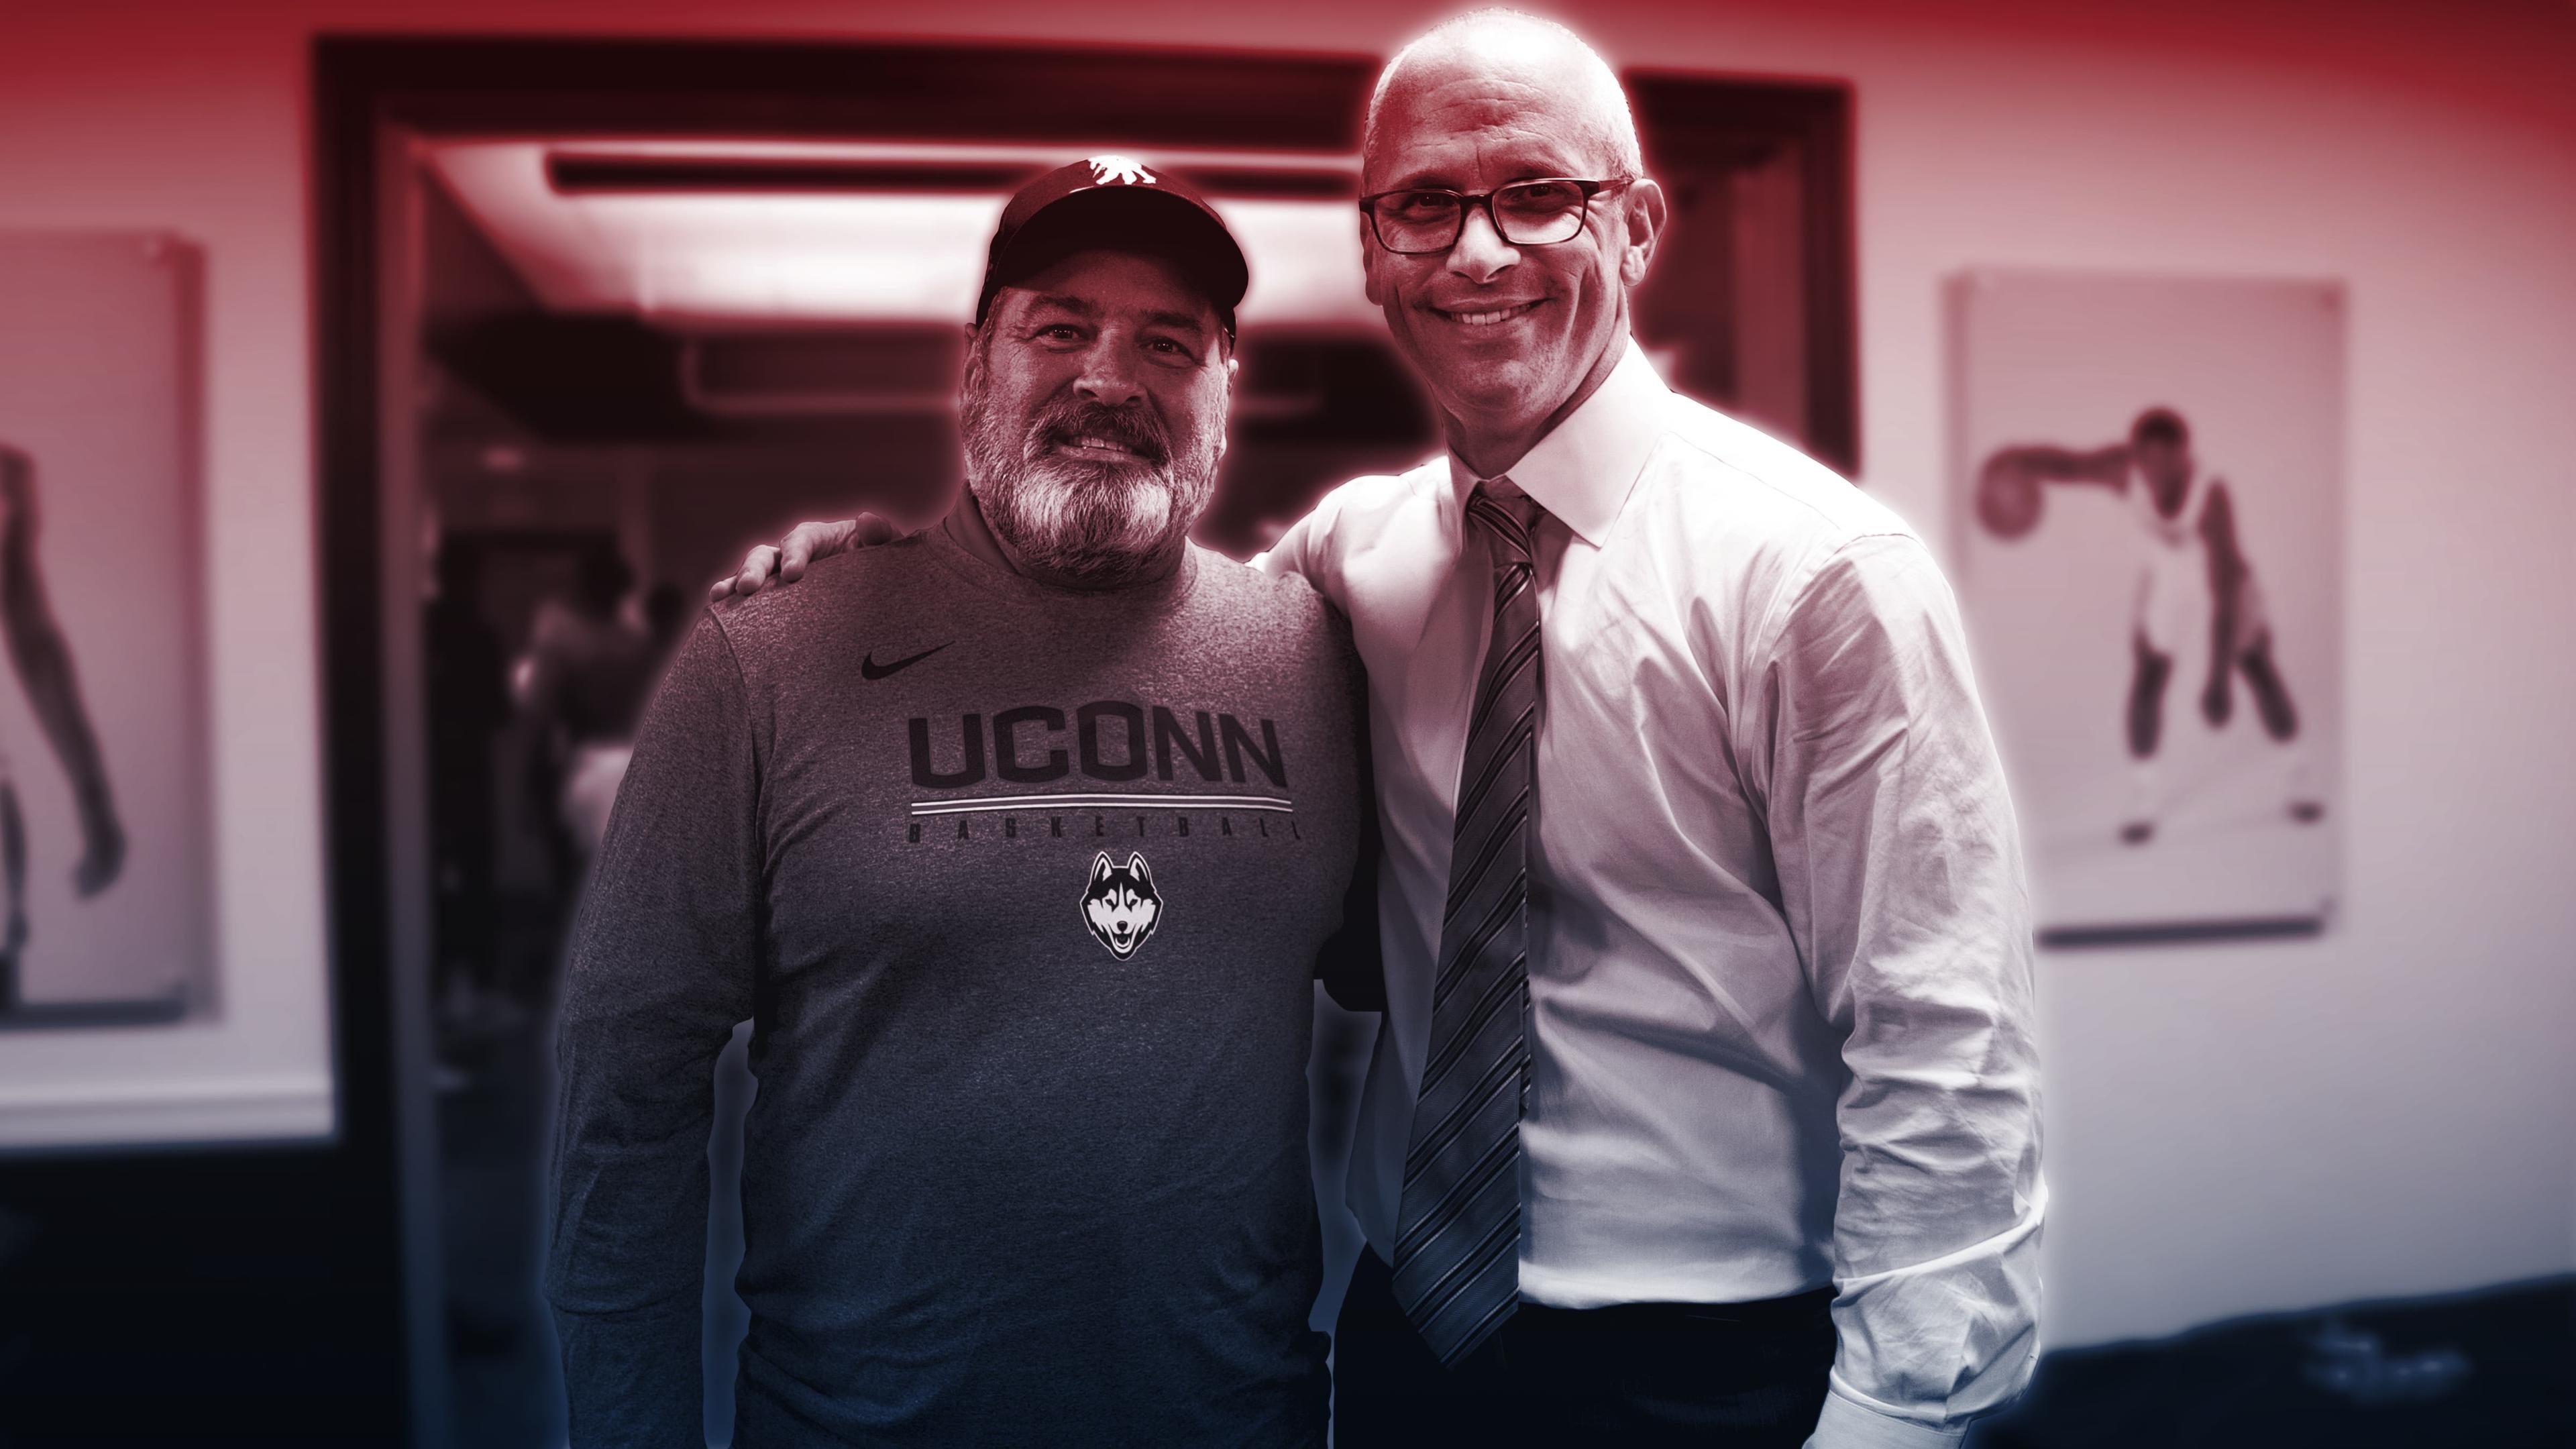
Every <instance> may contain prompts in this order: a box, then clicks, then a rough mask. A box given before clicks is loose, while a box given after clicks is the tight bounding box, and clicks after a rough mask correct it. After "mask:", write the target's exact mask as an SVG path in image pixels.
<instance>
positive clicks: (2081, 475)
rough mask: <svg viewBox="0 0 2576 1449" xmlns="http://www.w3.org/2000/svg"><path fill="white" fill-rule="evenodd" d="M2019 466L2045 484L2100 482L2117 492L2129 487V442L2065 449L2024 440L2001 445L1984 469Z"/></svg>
mask: <svg viewBox="0 0 2576 1449" xmlns="http://www.w3.org/2000/svg"><path fill="white" fill-rule="evenodd" d="M1998 468H2015V469H2019V470H2020V471H2022V472H2024V473H2027V474H2029V475H2030V476H2031V477H2033V478H2036V479H2038V480H2039V481H2040V482H2042V483H2096V484H2100V485H2101V486H2103V487H2105V488H2109V489H2110V490H2111V491H2113V492H2115V493H2120V492H2126V491H2127V490H2128V487H2129V445H2128V444H2126V443H2113V444H2111V445H2110V446H2108V447H2102V448H2083V449H2078V448H2061V447H2058V446H2056V445H2055V444H2052V443H2023V444H2017V445H2015V446H2013V447H2009V448H1997V449H1996V450H1995V451H1994V453H1993V454H1992V456H1990V457H1988V458H1987V459H1986V465H1985V467H1984V468H1983V469H1982V470H1980V471H1981V472H1987V473H1990V472H1993V471H1994V470H1995V469H1998Z"/></svg>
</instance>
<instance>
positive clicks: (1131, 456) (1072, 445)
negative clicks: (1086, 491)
mask: <svg viewBox="0 0 2576 1449" xmlns="http://www.w3.org/2000/svg"><path fill="white" fill-rule="evenodd" d="M1055 449H1056V451H1057V452H1059V453H1063V454H1065V455H1067V456H1069V457H1074V458H1080V459H1082V460H1084V461H1085V462H1091V463H1142V464H1145V465H1146V466H1148V467H1151V466H1153V464H1154V462H1155V459H1153V458H1152V457H1150V456H1149V455H1147V454H1145V453H1141V452H1139V451H1137V450H1136V449H1134V448H1130V447H1128V446H1127V445H1125V444H1123V443H1115V442H1112V441H1110V440H1109V439H1107V438H1104V437H1102V436H1100V435H1099V434H1097V433H1078V434H1076V435H1074V436H1072V437H1060V438H1057V439H1056V440H1055Z"/></svg>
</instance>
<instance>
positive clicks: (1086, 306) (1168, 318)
mask: <svg viewBox="0 0 2576 1449" xmlns="http://www.w3.org/2000/svg"><path fill="white" fill-rule="evenodd" d="M1048 307H1052V308H1054V309H1056V310H1057V311H1060V312H1071V313H1073V314H1074V315H1075V316H1077V317H1097V316H1099V315H1100V308H1099V307H1097V306H1095V305H1094V304H1093V303H1092V302H1090V301H1089V300H1088V299H1086V298H1082V297H1075V296H1069V295H1063V294H1057V293H1048V292H1041V293H1038V294H1036V295H1034V296H1032V297H1030V298H1029V310H1030V311H1032V312H1035V311H1038V310H1040V309H1042V308H1048ZM1144 321H1145V325H1146V326H1148V327H1168V328H1171V329H1172V330H1174V331H1176V332H1188V333H1193V334H1196V333H1201V332H1215V331H1220V330H1222V329H1220V328H1219V327H1218V326H1217V325H1216V324H1215V323H1213V322H1211V321H1209V320H1207V319H1206V318H1203V317H1194V316H1192V315H1190V314H1189V313H1187V312H1174V311H1169V310H1165V311H1159V312H1148V313H1146V314H1145V319H1144Z"/></svg>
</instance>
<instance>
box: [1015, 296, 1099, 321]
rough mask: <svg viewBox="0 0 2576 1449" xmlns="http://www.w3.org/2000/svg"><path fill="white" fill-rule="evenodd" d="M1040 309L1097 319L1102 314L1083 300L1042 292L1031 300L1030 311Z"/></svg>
mask: <svg viewBox="0 0 2576 1449" xmlns="http://www.w3.org/2000/svg"><path fill="white" fill-rule="evenodd" d="M1040 307H1053V308H1055V309H1056V310H1057V311H1059V312H1071V313H1074V314H1076V315H1078V316H1083V317H1096V316H1098V315H1099V314H1100V309H1099V308H1097V307H1094V306H1093V305H1091V303H1090V302H1088V301H1086V300H1084V299H1083V298H1080V297H1070V296H1065V295H1063V294H1061V293H1055V292H1041V293H1039V294H1037V295H1036V296H1034V297H1031V298H1030V299H1029V310H1031V311H1035V310H1037V309H1038V308H1040Z"/></svg>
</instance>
